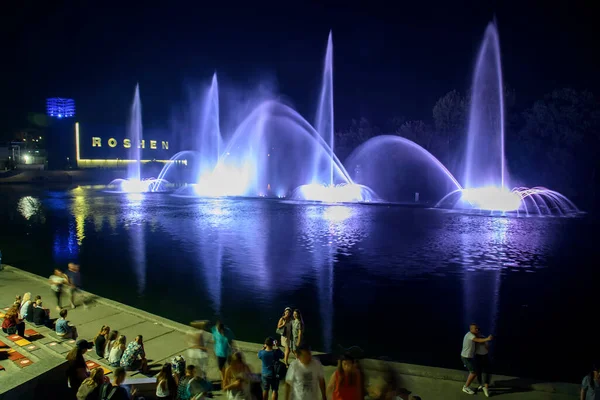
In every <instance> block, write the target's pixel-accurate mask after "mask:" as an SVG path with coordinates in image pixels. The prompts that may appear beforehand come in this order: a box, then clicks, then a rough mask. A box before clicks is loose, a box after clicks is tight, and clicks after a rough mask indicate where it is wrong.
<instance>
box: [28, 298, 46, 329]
mask: <svg viewBox="0 0 600 400" xmlns="http://www.w3.org/2000/svg"><path fill="white" fill-rule="evenodd" d="M31 314H32V315H33V323H34V324H36V325H41V326H48V327H50V326H49V325H50V318H49V317H48V314H49V310H47V309H45V308H44V307H42V299H37V300H36V301H35V305H34V306H33V311H32V313H31Z"/></svg>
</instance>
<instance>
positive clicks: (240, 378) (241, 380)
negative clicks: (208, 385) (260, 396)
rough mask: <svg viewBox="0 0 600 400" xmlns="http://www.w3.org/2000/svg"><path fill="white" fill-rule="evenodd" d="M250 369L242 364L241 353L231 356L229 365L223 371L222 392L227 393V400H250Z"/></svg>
mask: <svg viewBox="0 0 600 400" xmlns="http://www.w3.org/2000/svg"><path fill="white" fill-rule="evenodd" d="M250 379H251V372H250V367H248V365H247V364H246V363H245V362H244V359H243V356H242V353H240V352H236V353H234V354H232V356H231V363H230V364H229V367H227V370H225V378H224V379H223V385H222V388H221V389H222V390H223V391H225V392H227V399H228V400H252V395H251V391H250Z"/></svg>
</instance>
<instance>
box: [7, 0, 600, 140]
mask: <svg viewBox="0 0 600 400" xmlns="http://www.w3.org/2000/svg"><path fill="white" fill-rule="evenodd" d="M10 3H11V4H10V5H8V6H7V5H3V11H2V15H1V16H0V33H1V35H0V40H1V41H2V50H1V52H2V54H3V56H2V57H1V59H2V65H3V67H2V69H3V72H4V75H3V78H2V79H1V80H0V92H1V93H2V96H1V99H0V117H1V120H0V121H1V123H0V133H2V134H4V135H6V133H7V132H8V131H9V130H11V129H14V128H21V127H25V126H27V115H28V113H29V112H44V107H45V99H46V98H47V97H53V96H61V97H72V98H74V99H75V101H76V105H77V113H78V117H77V119H78V120H80V121H85V122H104V123H110V124H125V122H126V118H127V113H128V106H129V103H130V102H131V98H132V94H133V89H134V85H135V83H136V82H138V81H139V83H140V85H141V91H142V102H143V107H144V123H145V125H147V126H157V127H160V126H165V127H166V126H168V122H169V119H170V118H171V115H172V112H173V108H174V107H175V106H176V105H177V104H180V102H181V101H182V100H183V99H184V98H185V93H186V90H187V88H189V87H192V86H194V85H196V84H203V83H207V82H208V81H209V80H210V77H211V75H212V73H213V72H214V71H215V70H216V71H217V72H218V74H219V81H220V83H222V84H223V86H224V87H226V86H229V87H237V88H242V89H246V88H252V87H255V86H257V85H258V84H259V83H260V82H268V83H269V84H273V85H275V87H276V89H277V93H278V94H281V95H282V96H284V97H285V99H287V100H288V101H291V102H292V104H293V105H294V107H296V108H297V109H298V111H300V112H301V113H302V114H303V115H304V116H305V117H307V119H308V120H309V121H312V119H313V116H314V113H315V109H316V99H317V93H318V87H319V84H320V80H321V70H322V59H323V55H324V52H325V45H326V40H327V35H328V32H329V30H330V29H331V30H333V35H334V36H333V38H334V71H335V72H334V85H335V112H336V124H338V125H340V126H341V125H343V124H345V123H347V121H348V120H349V119H351V118H358V117H361V116H362V117H366V118H368V119H370V120H372V121H374V122H376V123H382V122H385V120H387V119H388V118H390V117H392V116H406V117H408V118H410V119H418V118H429V117H430V116H431V109H432V107H433V105H434V103H435V101H436V100H437V99H438V98H439V97H440V96H442V95H444V94H445V93H446V92H448V91H450V90H452V89H458V90H461V91H465V90H467V89H468V86H469V84H470V76H471V71H472V64H473V61H474V58H475V56H476V52H477V48H478V46H479V43H480V41H481V38H482V35H483V32H484V29H485V26H486V24H487V23H488V22H489V21H490V20H491V19H492V18H494V16H495V17H496V18H497V21H498V25H499V30H500V39H501V47H502V56H503V67H504V77H505V82H506V83H507V84H508V85H509V86H510V87H512V88H513V89H515V90H516V93H517V101H518V103H520V104H521V105H523V106H528V105H530V104H531V102H532V101H534V100H535V99H536V98H539V97H541V96H543V94H545V93H547V92H549V91H551V90H552V89H554V88H559V87H563V86H572V87H575V88H588V89H590V90H592V91H594V92H596V94H598V92H599V91H598V78H597V73H598V71H600V68H599V67H600V63H599V62H598V59H600V58H599V57H597V54H595V53H597V44H596V43H594V37H595V36H597V33H598V32H596V31H595V28H593V26H592V24H593V22H595V21H594V16H595V15H596V14H595V13H594V12H593V8H592V7H593V6H592V2H569V4H568V5H567V4H566V3H565V5H563V6H561V7H556V6H550V4H552V3H548V2H537V1H528V2H501V4H499V3H495V2H491V1H473V2H460V1H454V2H449V1H443V2H387V4H389V5H388V6H383V4H384V3H383V2H378V1H362V2H338V3H333V2H331V3H330V2H322V1H321V2H317V1H315V2H278V3H273V4H278V5H268V4H267V3H266V2H227V1H217V2H210V3H209V2H191V1H190V2H178V1H169V2H163V3H162V4H163V7H157V6H151V5H150V4H151V3H149V2H140V3H135V2H128V1H119V2H112V1H104V2H95V3H98V4H99V5H92V3H94V2H90V1H54V2H47V1H37V2H36V1H29V2H10ZM84 3H85V4H84ZM283 3H294V4H297V5H296V6H287V5H286V6H282V5H281V4H283ZM417 3H419V4H418V5H417ZM525 3H526V5H524V4H525ZM571 3H577V4H576V5H575V4H571ZM23 4H27V5H25V6H23ZM156 4H161V3H156ZM258 4H261V5H258ZM392 4H395V5H394V6H392Z"/></svg>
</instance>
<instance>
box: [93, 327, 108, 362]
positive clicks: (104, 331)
mask: <svg viewBox="0 0 600 400" xmlns="http://www.w3.org/2000/svg"><path fill="white" fill-rule="evenodd" d="M109 334H110V327H109V326H108V325H102V328H100V332H98V334H97V335H96V337H95V338H94V346H96V354H97V355H98V357H100V358H104V351H105V350H106V339H107V338H108V335H109Z"/></svg>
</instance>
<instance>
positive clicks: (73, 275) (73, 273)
mask: <svg viewBox="0 0 600 400" xmlns="http://www.w3.org/2000/svg"><path fill="white" fill-rule="evenodd" d="M65 275H66V277H67V278H68V285H69V295H70V298H71V308H75V295H77V294H79V296H80V297H81V304H83V307H84V308H87V304H85V298H84V296H83V293H81V273H80V272H79V264H75V263H69V265H68V271H67V273H66V274H65Z"/></svg>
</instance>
